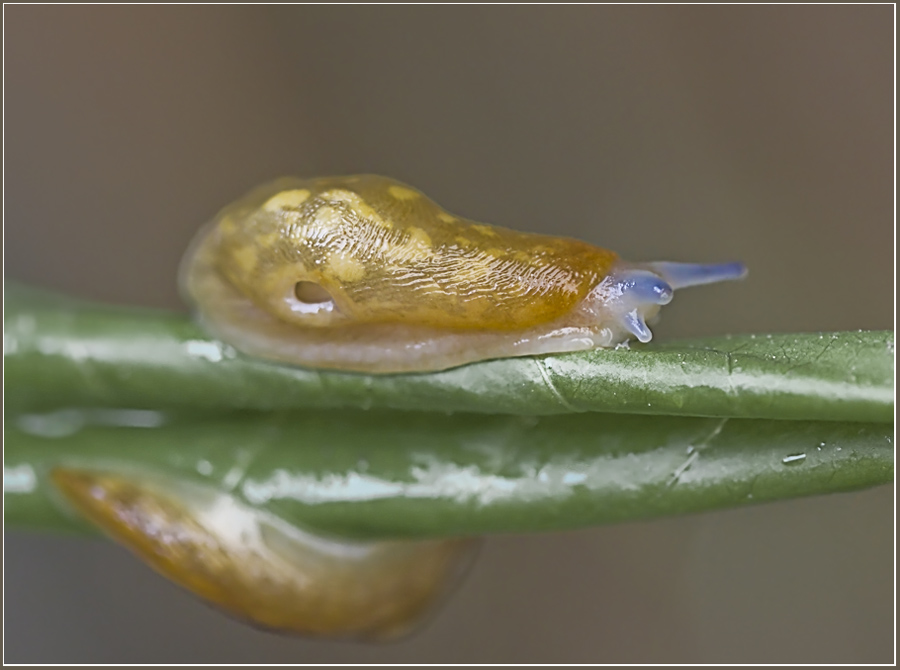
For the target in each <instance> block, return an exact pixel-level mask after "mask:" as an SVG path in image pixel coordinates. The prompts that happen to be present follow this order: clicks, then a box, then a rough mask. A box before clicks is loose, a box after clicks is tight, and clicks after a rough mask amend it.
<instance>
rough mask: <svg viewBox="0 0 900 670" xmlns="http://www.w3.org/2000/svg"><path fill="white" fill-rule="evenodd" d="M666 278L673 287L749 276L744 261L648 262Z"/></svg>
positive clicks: (649, 265)
mask: <svg viewBox="0 0 900 670" xmlns="http://www.w3.org/2000/svg"><path fill="white" fill-rule="evenodd" d="M646 265H647V267H648V268H650V270H652V271H653V272H656V273H657V274H658V275H659V276H660V277H662V278H663V279H665V280H666V282H668V284H669V285H670V286H671V287H672V288H673V289H680V288H687V287H689V286H701V285H702V284H714V283H716V282H720V281H733V280H736V279H743V278H744V277H746V276H747V266H746V265H744V264H743V263H711V264H708V265H704V264H701V263H671V262H669V261H659V262H656V263H647V264H646Z"/></svg>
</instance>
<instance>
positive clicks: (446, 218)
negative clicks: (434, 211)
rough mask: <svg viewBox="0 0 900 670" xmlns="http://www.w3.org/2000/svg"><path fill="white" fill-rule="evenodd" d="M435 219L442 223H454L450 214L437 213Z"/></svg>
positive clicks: (454, 219) (453, 218)
mask: <svg viewBox="0 0 900 670" xmlns="http://www.w3.org/2000/svg"><path fill="white" fill-rule="evenodd" d="M437 217H438V218H439V219H440V220H441V221H443V222H444V223H454V222H455V221H456V217H455V216H453V215H452V214H447V212H438V215H437Z"/></svg>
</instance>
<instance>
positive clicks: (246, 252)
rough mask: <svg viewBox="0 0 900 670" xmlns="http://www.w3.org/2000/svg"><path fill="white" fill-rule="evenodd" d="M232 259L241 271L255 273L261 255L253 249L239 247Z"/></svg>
mask: <svg viewBox="0 0 900 670" xmlns="http://www.w3.org/2000/svg"><path fill="white" fill-rule="evenodd" d="M231 257H232V259H234V262H235V263H237V264H238V265H239V266H240V268H241V270H242V271H243V272H246V273H250V272H253V270H255V269H256V264H257V263H258V262H259V254H257V253H256V250H254V249H253V248H252V247H238V248H237V249H235V250H234V251H232V253H231Z"/></svg>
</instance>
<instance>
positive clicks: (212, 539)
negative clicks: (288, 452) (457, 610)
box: [51, 467, 480, 641]
mask: <svg viewBox="0 0 900 670" xmlns="http://www.w3.org/2000/svg"><path fill="white" fill-rule="evenodd" d="M51 480H52V481H53V483H54V484H55V485H56V488H57V489H58V490H59V491H60V492H61V493H62V495H63V498H64V499H65V500H66V501H67V502H68V503H69V504H70V505H71V506H72V507H73V508H74V509H75V510H77V511H78V512H79V513H80V514H81V515H82V516H83V517H84V518H86V519H87V520H88V521H90V522H92V523H94V524H95V525H97V527H99V528H100V529H101V530H103V531H104V532H105V533H106V534H107V535H109V536H110V537H112V538H113V539H114V540H116V541H118V542H119V543H121V544H122V545H123V546H125V547H126V548H127V549H129V550H130V551H132V552H133V553H135V554H136V555H137V556H138V557H140V558H141V559H143V560H144V562H146V563H147V564H148V565H149V566H150V567H152V568H153V569H154V570H156V571H157V572H159V573H161V574H162V575H164V576H165V577H168V578H169V579H170V580H172V581H173V582H175V583H176V584H178V585H179V586H182V587H183V588H185V589H187V590H188V591H190V592H191V593H193V594H194V595H196V596H199V597H200V598H202V599H203V600H205V601H206V602H208V603H209V604H211V605H214V606H216V607H219V608H221V609H223V610H225V611H226V612H228V613H229V614H231V615H233V616H235V617H238V618H240V619H243V620H246V621H249V622H251V623H253V624H254V625H257V626H260V627H263V628H268V629H272V630H276V631H281V632H290V633H299V634H305V635H320V636H328V637H351V638H361V639H365V640H372V641H380V640H388V639H395V638H397V637H399V636H402V635H406V634H408V633H410V632H411V631H412V630H413V629H415V628H416V627H417V626H419V625H421V623H422V621H423V619H424V618H425V617H427V615H428V614H429V612H430V611H432V610H433V608H434V606H435V605H436V604H438V603H439V602H440V600H441V599H442V598H443V597H444V596H446V595H447V594H448V592H449V591H450V590H452V588H453V587H454V586H455V585H456V584H457V583H458V582H459V580H460V578H461V577H462V575H463V574H464V573H465V571H466V570H467V569H468V567H469V565H470V564H471V562H472V558H473V557H474V554H475V552H476V550H477V548H478V546H479V544H480V541H479V540H478V539H474V538H445V539H434V540H370V541H359V540H348V539H341V538H334V537H324V536H320V535H314V534H312V533H310V532H308V531H306V530H303V529H301V528H298V527H297V526H294V525H292V524H289V523H287V522H286V521H284V520H283V519H281V518H279V517H276V516H274V515H272V514H270V513H268V512H265V511H262V510H259V509H255V508H253V507H250V506H248V505H247V504H245V503H244V502H242V501H241V500H239V499H238V498H237V497H236V496H233V495H231V494H230V493H227V492H222V491H218V490H216V489H214V488H212V487H209V486H204V485H200V484H197V483H193V482H187V481H181V480H178V479H177V478H174V477H171V476H165V475H162V473H159V476H157V477H155V478H154V477H151V476H149V475H148V474H147V473H146V472H142V473H140V474H137V473H131V474H129V473H125V472H116V471H95V470H89V469H81V468H70V467H57V468H55V469H54V470H53V471H52V473H51Z"/></svg>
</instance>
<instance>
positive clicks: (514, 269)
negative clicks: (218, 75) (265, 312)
mask: <svg viewBox="0 0 900 670" xmlns="http://www.w3.org/2000/svg"><path fill="white" fill-rule="evenodd" d="M209 245H210V251H211V253H213V254H215V257H216V261H215V266H216V267H217V269H218V270H219V272H221V273H222V274H223V275H224V276H225V277H227V278H228V280H229V281H230V282H231V283H232V284H234V286H236V287H238V288H239V289H240V290H241V291H242V292H243V293H244V294H246V295H248V296H250V297H251V298H252V299H253V300H254V301H255V302H256V303H257V304H272V305H273V306H274V308H275V309H276V310H279V311H283V307H281V306H280V305H278V304H277V302H278V301H273V296H279V297H280V296H281V295H282V294H283V293H284V291H285V288H286V287H287V288H288V289H290V288H291V287H293V286H294V285H295V284H296V283H297V281H298V280H300V279H302V280H304V281H310V282H314V283H316V284H318V285H320V286H321V287H323V288H324V289H325V290H326V291H328V293H329V294H330V295H331V296H332V298H333V299H334V302H335V305H336V307H337V311H338V312H339V313H340V315H341V316H340V317H338V316H335V317H334V318H332V319H327V320H326V319H309V320H308V323H309V325H310V326H313V327H316V326H319V327H325V326H327V325H330V324H332V323H334V322H336V321H340V320H344V319H346V320H350V321H353V322H355V323H398V322H399V323H416V324H418V325H421V326H426V327H433V328H453V329H501V330H518V329H523V328H527V327H529V326H533V325H536V324H540V323H546V322H548V321H552V320H553V319H555V318H558V317H559V316H561V315H562V314H564V313H565V312H567V311H569V310H571V309H572V307H573V306H574V305H575V304H576V303H577V302H578V301H579V300H581V299H583V298H584V297H585V295H586V294H587V292H588V291H589V290H590V289H591V287H593V286H594V285H595V284H596V283H597V281H598V280H599V279H600V278H602V277H603V276H605V275H606V274H607V273H608V271H609V269H610V266H611V265H612V263H613V262H614V261H615V260H616V254H614V253H612V252H610V251H606V250H603V249H599V248H597V247H594V246H592V245H590V244H587V243H585V242H580V241H578V240H573V239H566V238H557V237H550V236H547V235H535V234H529V233H520V232H516V231H514V230H508V229H505V228H498V227H494V226H487V225H482V224H478V223H475V222H473V221H468V220H466V219H463V218H460V217H456V216H453V215H451V214H448V213H446V212H445V211H444V210H442V209H441V208H440V207H439V206H438V205H436V204H435V203H434V202H432V201H431V200H430V199H428V198H427V197H426V196H424V195H423V194H421V193H420V192H418V191H416V190H414V189H412V188H410V187H408V186H406V185H403V184H400V183H399V182H395V181H393V180H391V179H387V178H384V177H377V176H359V177H333V178H326V179H314V180H308V181H306V180H289V179H286V180H282V181H280V182H278V183H277V184H275V185H273V187H271V188H263V189H261V190H259V191H256V192H255V193H253V194H252V195H251V196H249V197H248V198H246V199H245V200H242V201H241V202H239V203H237V204H236V205H234V206H233V207H232V208H231V209H230V210H227V211H226V212H225V213H224V214H223V216H222V217H221V219H220V220H219V223H218V225H217V226H216V227H215V228H214V230H213V231H211V233H210V239H209ZM273 303H275V304H273Z"/></svg>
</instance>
